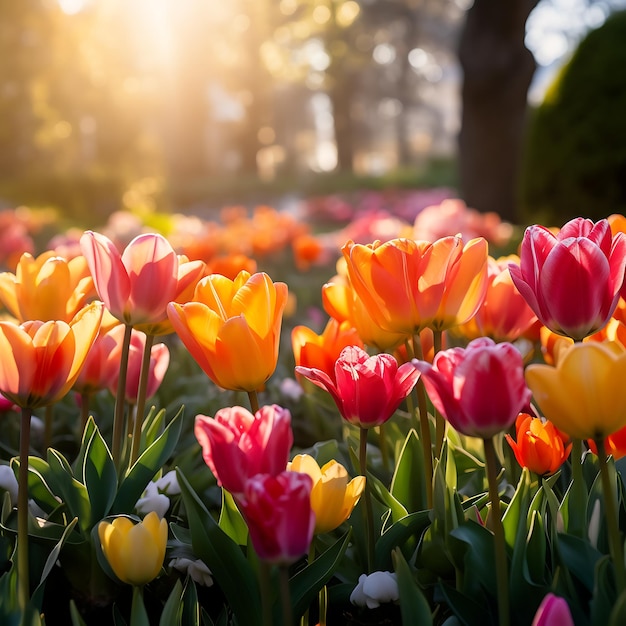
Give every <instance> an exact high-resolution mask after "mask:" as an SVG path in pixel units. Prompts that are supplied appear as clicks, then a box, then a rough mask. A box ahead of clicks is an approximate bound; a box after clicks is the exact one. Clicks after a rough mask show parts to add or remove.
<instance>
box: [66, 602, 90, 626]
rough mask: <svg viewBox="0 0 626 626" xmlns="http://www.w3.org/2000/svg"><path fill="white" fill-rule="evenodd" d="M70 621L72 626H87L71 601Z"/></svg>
mask: <svg viewBox="0 0 626 626" xmlns="http://www.w3.org/2000/svg"><path fill="white" fill-rule="evenodd" d="M70 619H71V620H72V626H87V624H85V621H84V620H83V618H82V617H81V615H80V613H79V611H78V609H77V608H76V602H74V600H70Z"/></svg>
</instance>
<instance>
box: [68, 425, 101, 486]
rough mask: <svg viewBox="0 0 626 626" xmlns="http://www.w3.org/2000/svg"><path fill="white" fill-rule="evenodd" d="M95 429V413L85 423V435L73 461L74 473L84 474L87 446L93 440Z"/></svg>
mask: <svg viewBox="0 0 626 626" xmlns="http://www.w3.org/2000/svg"><path fill="white" fill-rule="evenodd" d="M95 430H96V422H95V421H94V419H93V415H90V416H89V418H88V419H87V423H86V424H85V430H84V431H83V436H82V439H81V441H80V449H79V450H78V454H77V455H76V458H75V459H74V463H72V471H73V473H74V475H79V474H82V471H83V463H84V460H85V454H86V452H87V446H88V445H89V442H90V441H91V438H92V436H93V433H94V431H95Z"/></svg>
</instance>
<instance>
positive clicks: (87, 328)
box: [0, 302, 103, 409]
mask: <svg viewBox="0 0 626 626" xmlns="http://www.w3.org/2000/svg"><path fill="white" fill-rule="evenodd" d="M102 313H103V306H102V303H101V302H92V303H91V304H89V305H87V306H86V307H85V308H83V309H81V310H80V311H79V312H78V313H77V314H76V316H75V317H74V319H72V320H71V321H70V323H69V324H68V323H67V322H63V321H52V320H51V321H47V322H42V321H39V320H38V321H29V322H25V323H24V324H22V325H21V326H18V325H17V324H13V323H12V322H0V354H2V359H0V391H2V393H3V395H4V396H6V397H7V398H9V399H10V400H12V401H13V402H15V404H17V405H18V406H20V407H22V408H31V409H36V408H38V407H42V406H47V405H49V404H52V403H54V402H56V401H57V400H59V399H61V398H62V397H63V396H64V395H65V394H66V393H67V392H68V391H69V390H70V389H71V387H72V385H73V384H74V382H75V381H76V379H77V378H78V375H79V373H80V370H81V368H82V366H83V364H84V362H85V359H86V358H87V354H88V353H89V350H90V348H91V345H92V344H93V342H94V340H95V338H96V336H97V334H98V330H99V328H100V321H101V319H102Z"/></svg>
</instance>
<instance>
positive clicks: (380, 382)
mask: <svg viewBox="0 0 626 626" xmlns="http://www.w3.org/2000/svg"><path fill="white" fill-rule="evenodd" d="M296 372H297V373H298V374H301V375H302V376H304V377H305V378H308V379H309V380H310V381H311V382H312V383H314V384H315V385H317V386H318V387H321V388H322V389H324V390H325V391H328V393H330V395H331V396H332V398H333V400H334V401H335V404H336V405H337V408H338V409H339V412H340V413H341V415H342V416H343V417H344V419H346V420H347V421H348V422H350V423H351V424H355V425H357V426H360V427H361V428H371V427H373V426H379V425H380V424H382V423H383V422H386V421H387V420H388V419H389V418H390V417H391V416H392V415H393V414H394V413H395V411H396V410H397V408H398V407H399V406H400V404H401V402H402V401H403V400H404V399H405V398H406V397H407V396H408V395H409V393H411V390H412V389H413V387H414V386H415V383H416V382H417V379H418V378H419V372H417V370H415V368H414V367H413V366H412V365H411V363H404V364H403V365H401V366H400V367H398V362H397V361H396V359H395V358H394V357H393V356H391V355H390V354H377V355H375V356H370V355H369V354H368V353H367V352H365V350H362V349H361V348H359V347H358V346H348V347H346V348H344V349H343V350H342V351H341V354H340V356H339V358H338V359H337V361H336V362H335V371H334V374H335V379H334V380H333V379H332V378H331V377H330V376H329V375H328V374H327V373H326V372H324V371H322V370H319V369H316V368H313V367H302V366H298V367H296Z"/></svg>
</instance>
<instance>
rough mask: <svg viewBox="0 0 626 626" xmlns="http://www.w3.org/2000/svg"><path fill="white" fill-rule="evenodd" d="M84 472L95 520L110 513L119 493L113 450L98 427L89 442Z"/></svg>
mask: <svg viewBox="0 0 626 626" xmlns="http://www.w3.org/2000/svg"><path fill="white" fill-rule="evenodd" d="M81 469H82V474H83V481H84V483H85V487H86V488H87V492H88V493H89V495H90V502H91V515H92V517H93V522H94V523H95V522H96V521H98V520H101V519H102V518H103V517H106V515H108V513H109V510H110V508H111V505H112V504H113V501H114V500H115V494H116V493H117V471H116V470H115V463H114V462H113V457H112V456H111V452H110V451H109V448H108V447H107V445H106V443H105V441H104V439H103V438H102V435H101V434H100V431H99V430H98V428H97V427H96V428H94V429H93V432H92V435H91V439H90V440H89V443H88V444H87V450H86V452H85V457H84V462H83V467H82V468H81Z"/></svg>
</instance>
